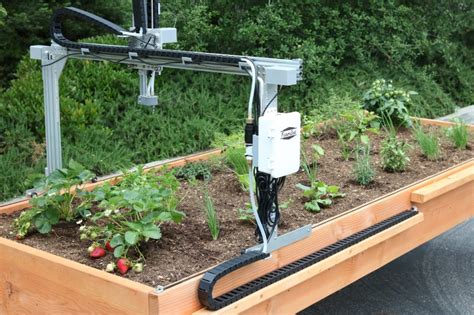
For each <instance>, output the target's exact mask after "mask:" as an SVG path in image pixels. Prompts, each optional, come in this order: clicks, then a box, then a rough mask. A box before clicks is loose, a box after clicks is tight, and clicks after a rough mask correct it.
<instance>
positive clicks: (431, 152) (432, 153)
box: [414, 126, 441, 161]
mask: <svg viewBox="0 0 474 315" xmlns="http://www.w3.org/2000/svg"><path fill="white" fill-rule="evenodd" d="M414 132H415V138H416V141H417V142H418V145H419V146H420V149H421V152H422V153H423V155H424V156H425V157H426V158H427V159H428V160H432V161H434V160H437V159H438V158H439V157H440V155H441V153H440V149H439V140H438V137H437V135H436V134H433V133H427V132H425V131H424V130H423V128H422V127H421V126H416V127H415V129H414Z"/></svg>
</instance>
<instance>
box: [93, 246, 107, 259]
mask: <svg viewBox="0 0 474 315" xmlns="http://www.w3.org/2000/svg"><path fill="white" fill-rule="evenodd" d="M89 256H91V257H92V258H100V257H104V256H105V249H103V248H102V247H96V248H94V250H93V251H92V252H90V254H89Z"/></svg>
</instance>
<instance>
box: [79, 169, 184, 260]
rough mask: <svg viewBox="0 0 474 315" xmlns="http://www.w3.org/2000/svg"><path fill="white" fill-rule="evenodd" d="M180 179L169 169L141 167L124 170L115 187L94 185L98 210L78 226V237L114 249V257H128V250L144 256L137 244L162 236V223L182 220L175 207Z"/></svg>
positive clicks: (180, 213) (182, 214) (181, 214)
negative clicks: (148, 170)
mask: <svg viewBox="0 0 474 315" xmlns="http://www.w3.org/2000/svg"><path fill="white" fill-rule="evenodd" d="M178 188H179V182H178V180H177V179H176V177H175V176H174V175H173V173H172V172H170V171H166V170H165V171H164V172H162V173H160V174H157V175H155V174H150V173H144V172H143V169H142V168H137V169H136V170H135V171H131V172H129V173H126V174H125V175H124V177H123V180H122V181H121V182H120V183H118V184H117V185H116V186H111V185H109V184H105V185H103V186H100V187H97V188H96V189H95V190H94V191H93V192H92V195H93V197H94V201H95V202H96V203H97V208H98V209H99V211H97V212H95V213H94V215H92V217H91V218H90V220H89V222H88V224H86V225H84V226H82V227H81V239H89V240H92V241H93V242H96V243H103V244H104V245H107V243H109V245H110V246H111V247H112V248H113V251H114V256H115V257H117V258H119V257H127V256H128V255H129V254H128V252H129V250H130V249H131V248H133V249H134V250H135V252H136V253H137V254H138V255H139V256H140V258H141V259H144V257H143V255H142V253H141V251H140V245H141V244H142V243H143V242H147V241H149V240H150V239H155V240H158V239H160V238H161V230H160V226H161V224H163V223H164V222H176V223H179V222H181V220H182V218H183V217H184V213H182V212H180V211H178V210H177V205H178V199H177V197H176V191H177V189H178Z"/></svg>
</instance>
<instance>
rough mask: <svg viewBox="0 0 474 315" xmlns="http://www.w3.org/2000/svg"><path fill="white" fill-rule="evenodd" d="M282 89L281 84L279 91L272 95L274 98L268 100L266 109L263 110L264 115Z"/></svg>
mask: <svg viewBox="0 0 474 315" xmlns="http://www.w3.org/2000/svg"><path fill="white" fill-rule="evenodd" d="M280 91H281V85H280V87H279V88H278V90H277V92H276V93H275V95H274V96H273V97H272V99H271V100H270V102H268V104H267V106H265V109H264V110H263V113H262V116H263V115H265V112H266V111H267V108H268V107H269V106H270V104H271V103H272V102H273V101H274V100H275V98H276V97H277V96H278V94H279V93H280Z"/></svg>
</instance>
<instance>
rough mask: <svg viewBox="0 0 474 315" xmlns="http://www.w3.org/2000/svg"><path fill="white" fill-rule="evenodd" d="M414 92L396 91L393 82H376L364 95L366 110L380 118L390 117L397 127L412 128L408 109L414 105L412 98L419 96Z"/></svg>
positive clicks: (381, 80) (382, 80)
mask: <svg viewBox="0 0 474 315" xmlns="http://www.w3.org/2000/svg"><path fill="white" fill-rule="evenodd" d="M417 94H418V93H416V92H414V91H409V92H406V91H404V90H402V89H395V88H394V86H393V84H392V81H385V80H384V79H379V80H376V81H374V82H373V83H372V86H371V88H370V89H369V90H368V91H366V92H365V93H364V96H363V102H364V108H365V109H366V110H368V111H371V112H374V113H376V114H377V115H379V116H380V117H382V116H388V117H390V119H391V120H392V121H393V122H394V123H395V124H396V125H403V126H406V127H409V126H411V124H412V123H411V119H410V115H409V114H408V109H409V107H410V105H411V103H412V100H411V96H413V95H417Z"/></svg>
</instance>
